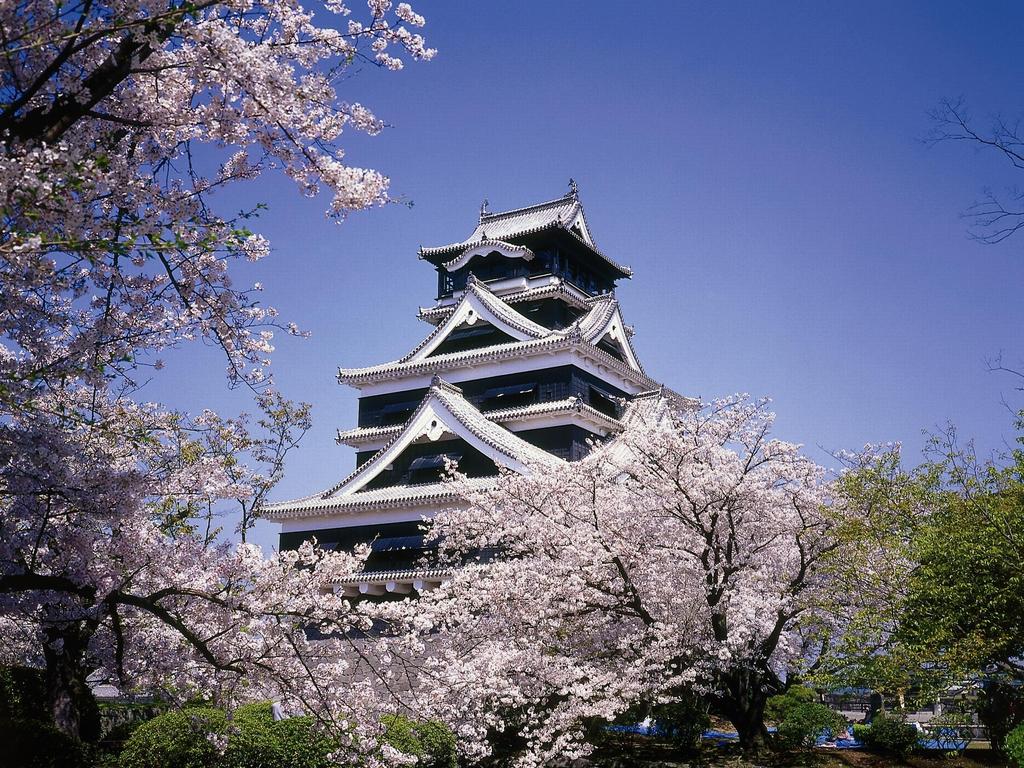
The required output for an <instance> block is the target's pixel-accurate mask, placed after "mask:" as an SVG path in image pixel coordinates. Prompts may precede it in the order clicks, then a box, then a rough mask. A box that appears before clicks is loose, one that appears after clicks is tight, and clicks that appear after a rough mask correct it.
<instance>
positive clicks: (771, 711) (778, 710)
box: [764, 685, 818, 723]
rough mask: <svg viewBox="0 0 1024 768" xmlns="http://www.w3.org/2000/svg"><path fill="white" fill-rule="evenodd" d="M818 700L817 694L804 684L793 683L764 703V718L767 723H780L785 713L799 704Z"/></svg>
mask: <svg viewBox="0 0 1024 768" xmlns="http://www.w3.org/2000/svg"><path fill="white" fill-rule="evenodd" d="M817 700H818V694H817V693H815V691H814V689H813V688H808V687H807V686H806V685H794V686H791V687H790V688H788V689H787V690H786V692H785V693H781V694H779V695H778V696H772V697H771V698H770V699H768V701H767V702H766V703H765V705H764V719H765V720H767V721H768V722H769V723H781V722H782V721H783V720H784V719H785V718H786V713H787V712H789V710H790V709H792V708H793V707H796V706H799V705H801V704H810V703H813V702H815V701H817Z"/></svg>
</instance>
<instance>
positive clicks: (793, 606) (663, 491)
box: [381, 398, 840, 765]
mask: <svg viewBox="0 0 1024 768" xmlns="http://www.w3.org/2000/svg"><path fill="white" fill-rule="evenodd" d="M649 405H650V407H649V408H647V409H645V410H644V411H643V412H641V411H639V410H638V411H637V412H636V413H635V415H634V417H633V419H632V422H631V423H630V424H629V425H628V426H627V428H626V430H625V432H624V433H623V434H622V435H620V436H619V437H618V438H617V439H616V440H615V441H614V442H613V443H610V444H608V445H606V446H602V447H598V448H597V449H596V450H595V451H593V452H592V453H591V455H590V456H589V457H587V458H586V459H584V460H582V461H579V462H575V463H570V464H565V465H563V466H562V467H560V468H555V469H551V468H542V467H535V468H534V470H535V471H533V472H531V474H530V475H529V476H520V475H516V474H511V473H507V474H503V475H502V476H501V478H500V480H499V482H498V484H497V487H495V488H494V489H490V490H479V487H478V486H477V489H476V490H474V488H473V486H471V485H468V484H467V485H465V486H464V490H463V492H464V495H465V498H466V501H467V504H466V506H465V507H464V508H461V509H456V510H452V511H449V512H445V513H443V514H442V515H440V516H439V517H438V518H437V519H436V520H435V522H434V524H433V526H432V532H433V533H432V535H433V536H434V537H436V538H437V540H438V542H439V544H440V546H441V548H442V552H443V553H445V555H446V556H447V557H448V558H449V561H450V563H451V564H452V565H453V566H454V565H456V564H460V563H466V562H469V563H470V564H469V565H468V567H463V568H458V569H455V570H454V571H453V575H452V577H451V580H450V581H449V583H448V584H447V585H445V586H443V587H442V588H440V589H438V590H437V591H435V592H431V593H428V594H427V595H425V596H424V597H423V598H421V599H420V600H419V601H418V603H416V604H415V605H413V604H412V603H410V604H408V605H405V606H402V605H398V606H384V607H383V608H382V609H381V610H383V611H385V612H390V614H391V616H392V617H396V616H400V615H401V614H402V613H403V611H404V612H406V613H407V615H408V617H409V618H411V619H412V620H413V621H414V622H416V623H417V625H418V626H419V628H420V629H421V630H427V631H429V632H430V633H432V634H430V640H429V641H428V642H427V643H426V648H427V650H426V651H425V653H426V655H427V656H429V657H430V659H429V661H428V662H427V664H426V665H425V674H426V675H427V678H426V679H427V680H428V681H429V682H428V683H427V685H426V687H428V688H430V689H431V691H432V692H433V693H434V695H435V696H436V697H437V700H438V701H439V702H443V706H444V707H445V708H446V710H447V712H448V714H449V716H450V717H451V718H452V719H453V721H454V722H455V723H456V724H457V725H458V727H459V728H460V733H461V736H462V738H463V739H465V740H466V741H467V743H469V744H471V745H474V746H473V747H471V750H475V751H476V753H477V754H478V755H484V754H487V753H488V752H489V751H492V752H493V751H494V750H496V749H497V750H502V749H503V750H507V751H508V752H515V753H517V754H518V757H517V759H518V760H519V764H522V765H543V764H545V763H546V761H548V760H550V759H551V758H553V757H554V756H556V755H559V756H566V757H573V756H576V755H580V754H583V753H585V752H586V751H587V750H588V746H587V745H586V740H585V733H584V731H585V728H586V727H587V725H588V724H593V723H594V722H597V723H607V722H608V721H610V720H612V719H613V718H615V717H616V716H617V715H619V714H621V713H623V712H625V711H626V710H627V709H628V708H630V707H631V706H633V705H635V704H638V703H644V702H646V703H665V702H670V701H673V700H675V699H677V698H679V697H680V696H682V695H684V694H686V693H690V692H693V691H699V692H700V693H702V694H703V695H706V696H709V697H712V698H713V699H715V700H716V701H717V703H718V705H719V707H720V709H721V710H722V711H723V712H724V713H725V714H727V716H728V717H729V719H730V720H731V721H732V722H733V724H734V725H735V726H736V728H737V730H738V731H739V734H740V738H741V740H742V742H743V744H744V745H745V746H746V747H748V748H750V749H754V750H756V749H758V748H760V747H761V746H763V745H764V740H765V735H766V734H765V727H764V722H763V713H764V705H765V701H766V700H767V698H768V697H769V696H771V695H772V694H774V693H776V692H779V691H781V690H782V689H783V688H784V685H785V682H784V678H785V676H786V675H787V673H790V674H791V673H793V672H794V671H798V670H800V669H801V668H802V666H803V665H804V664H805V663H806V662H807V660H808V658H810V657H809V656H808V650H809V647H810V646H809V638H812V637H814V636H815V634H816V633H820V631H821V629H822V627H823V625H825V624H827V623H828V622H829V621H831V617H829V616H828V615H825V614H824V613H823V612H819V611H818V608H817V606H818V605H820V604H823V602H824V601H823V600H822V599H821V598H822V593H823V592H824V591H826V590H829V589H831V588H832V584H831V582H830V581H829V579H828V572H827V570H826V569H825V568H824V567H823V563H824V560H825V558H826V556H827V555H828V553H830V552H831V551H832V550H833V549H834V547H835V540H834V539H833V538H832V537H831V535H830V532H831V531H832V529H833V527H834V525H835V524H836V520H837V519H838V517H839V516H840V515H839V512H837V511H836V510H833V509H831V508H830V507H829V506H828V505H827V502H828V496H827V488H828V486H827V484H826V483H825V477H824V472H823V470H822V468H821V467H819V466H818V465H816V464H815V463H814V462H812V461H810V460H809V459H807V458H806V457H804V456H802V455H801V454H800V452H799V450H798V447H797V446H795V445H792V444H790V443H785V442H782V441H779V440H775V439H772V438H771V437H770V436H769V430H770V428H771V425H772V421H773V417H772V415H771V414H770V413H768V412H767V410H766V404H765V403H764V402H751V401H749V400H747V399H744V398H731V399H727V400H721V401H716V402H713V403H710V404H708V405H707V406H706V407H702V408H698V409H678V408H675V407H672V406H670V405H669V403H667V402H665V401H662V402H659V403H657V404H656V405H654V404H653V403H649ZM474 560H475V561H476V562H474ZM438 638H444V639H443V640H440V639H438ZM812 656H813V654H812ZM492 759H493V758H492ZM509 759H510V758H509V757H508V755H507V754H506V755H503V756H502V757H501V758H500V759H498V761H499V762H501V761H502V760H509Z"/></svg>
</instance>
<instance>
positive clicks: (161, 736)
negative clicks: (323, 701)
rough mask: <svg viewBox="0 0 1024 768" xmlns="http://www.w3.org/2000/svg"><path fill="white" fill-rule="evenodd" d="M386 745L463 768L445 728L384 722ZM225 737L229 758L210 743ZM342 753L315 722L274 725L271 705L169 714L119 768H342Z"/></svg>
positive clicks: (425, 765) (133, 745)
mask: <svg viewBox="0 0 1024 768" xmlns="http://www.w3.org/2000/svg"><path fill="white" fill-rule="evenodd" d="M384 726H385V734H384V738H383V740H384V742H385V743H387V744H390V745H391V746H392V747H394V748H395V749H398V750H399V751H401V752H404V753H406V754H409V755H414V756H415V757H417V758H419V761H420V762H419V763H418V764H417V765H418V766H420V767H421V768H456V766H457V762H456V743H455V735H454V734H453V733H452V732H451V731H450V730H448V728H446V727H445V726H444V725H442V724H440V723H437V722H434V721H427V722H417V721H414V720H410V719H409V718H407V717H403V716H401V715H392V716H389V717H387V718H385V720H384ZM211 734H212V735H214V736H216V737H220V739H221V740H222V741H223V744H222V747H223V751H222V752H221V751H219V750H218V749H217V747H216V746H215V745H214V744H213V743H212V742H211V740H210V739H209V738H208V736H210V735H211ZM337 749H338V744H337V742H336V741H334V740H333V739H331V738H330V737H328V736H326V735H325V734H324V733H323V732H322V731H321V730H320V729H319V728H317V725H316V723H315V721H314V720H313V719H312V718H309V717H291V718H288V719H286V720H281V721H278V722H275V721H274V718H273V714H272V712H271V705H270V703H269V702H258V703H253V704H245V705H243V706H241V707H239V708H238V709H236V710H235V711H234V713H233V714H232V715H231V717H230V718H229V717H228V716H227V715H226V714H225V713H224V712H223V711H221V710H219V709H210V708H192V709H183V710H175V711H171V712H166V713H164V714H162V715H160V716H158V717H155V718H154V719H152V720H150V721H148V722H145V723H142V724H141V725H139V726H137V727H136V728H135V729H134V732H132V734H131V736H130V737H129V738H128V740H127V742H125V744H124V748H123V749H122V750H121V754H120V757H119V758H118V759H117V761H116V763H114V765H116V766H117V768H334V767H335V766H336V763H335V762H334V761H332V760H331V759H330V755H331V754H332V753H334V752H335V751H336V750H337Z"/></svg>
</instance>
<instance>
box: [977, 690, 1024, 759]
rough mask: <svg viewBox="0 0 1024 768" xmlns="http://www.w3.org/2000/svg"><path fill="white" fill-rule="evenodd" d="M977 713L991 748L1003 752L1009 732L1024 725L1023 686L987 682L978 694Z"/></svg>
mask: <svg viewBox="0 0 1024 768" xmlns="http://www.w3.org/2000/svg"><path fill="white" fill-rule="evenodd" d="M977 712H978V719H979V720H980V721H981V723H982V724H983V725H984V726H985V729H986V730H987V731H988V738H989V741H990V742H991V744H992V748H993V749H994V750H996V751H997V752H1003V751H1004V748H1005V745H1004V742H1005V741H1006V738H1007V736H1008V735H1009V733H1010V731H1012V730H1013V729H1014V728H1015V727H1016V726H1017V725H1019V724H1020V723H1024V686H1021V685H1019V684H1015V683H1014V682H1012V681H1005V680H989V681H988V682H987V683H986V684H985V686H984V687H983V688H982V689H981V691H980V692H979V694H978V703H977Z"/></svg>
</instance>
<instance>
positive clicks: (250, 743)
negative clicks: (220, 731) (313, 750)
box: [220, 702, 283, 768]
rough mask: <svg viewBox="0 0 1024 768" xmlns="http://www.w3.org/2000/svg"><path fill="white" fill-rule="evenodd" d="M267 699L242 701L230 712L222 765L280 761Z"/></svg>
mask: <svg viewBox="0 0 1024 768" xmlns="http://www.w3.org/2000/svg"><path fill="white" fill-rule="evenodd" d="M275 725H276V723H274V716H273V714H272V713H271V710H270V702H257V703H253V704H243V705H242V706H240V707H239V708H238V709H236V710H235V711H234V712H233V713H232V714H231V720H230V722H229V723H228V727H227V736H228V745H227V749H226V750H225V751H224V756H223V759H222V760H221V762H220V765H222V766H224V768H266V767H267V766H277V765H280V764H281V763H282V762H283V758H282V756H281V754H280V748H279V745H278V742H277V739H276V738H275V733H274V730H275V729H274V726H275Z"/></svg>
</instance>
